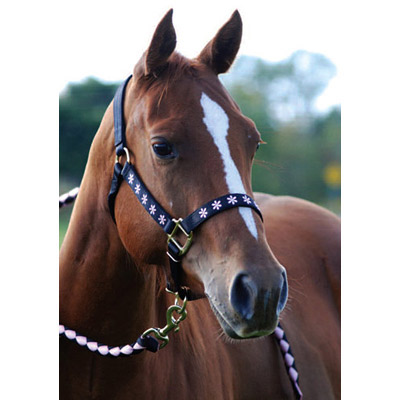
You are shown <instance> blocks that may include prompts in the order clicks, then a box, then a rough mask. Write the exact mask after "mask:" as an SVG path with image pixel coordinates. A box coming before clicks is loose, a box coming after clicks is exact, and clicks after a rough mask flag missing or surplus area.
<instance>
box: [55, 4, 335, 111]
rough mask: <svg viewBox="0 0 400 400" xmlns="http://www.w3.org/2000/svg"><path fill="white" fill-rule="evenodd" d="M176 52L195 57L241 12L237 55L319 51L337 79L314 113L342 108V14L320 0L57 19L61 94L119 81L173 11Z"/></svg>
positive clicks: (68, 11) (142, 8) (96, 9)
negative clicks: (84, 83) (87, 82)
mask: <svg viewBox="0 0 400 400" xmlns="http://www.w3.org/2000/svg"><path fill="white" fill-rule="evenodd" d="M170 8H173V9H174V15H173V23H174V26H175V30H176V33H177V48H176V49H177V51H179V52H181V53H182V54H183V55H185V56H187V57H195V56H197V55H198V54H199V53H200V51H201V49H202V48H203V47H204V46H205V44H206V43H207V42H208V41H209V40H210V39H211V38H212V37H213V36H214V35H215V33H216V32H217V31H218V29H219V28H220V27H221V26H222V25H223V24H224V23H225V22H226V21H227V20H228V19H229V17H230V16H231V14H232V12H233V11H234V10H235V9H238V10H239V12H240V14H241V16H242V20H243V39H242V44H241V48H240V50H239V56H240V55H249V56H256V57H260V58H263V59H265V60H267V61H280V60H282V59H284V58H287V57H289V56H290V55H291V54H292V53H293V52H294V51H296V50H299V49H301V50H307V51H310V52H317V53H322V54H324V55H325V56H327V57H328V58H329V59H330V60H331V61H332V62H333V63H334V64H335V65H336V67H337V75H336V77H334V78H333V79H332V80H331V82H330V83H329V85H328V87H327V89H326V90H325V92H324V93H323V94H322V95H321V97H320V98H319V99H318V100H317V104H316V106H317V108H318V109H321V110H323V109H327V108H329V107H330V106H331V105H334V104H340V102H341V100H340V73H341V66H342V58H343V55H342V52H341V48H340V45H339V43H338V21H340V18H341V16H340V11H341V10H340V9H339V8H337V7H336V6H335V3H334V2H324V1H309V0H305V1H301V2H299V1H287V0H280V1H274V2H271V1H253V0H248V1H243V0H242V1H226V0H222V1H216V0H213V1H210V0H203V1H201V2H192V1H188V0H186V1H182V0H176V1H160V0H154V1H151V2H145V1H143V2H134V1H123V0H114V1H113V2H112V6H110V3H109V2H102V1H100V2H99V1H96V2H93V1H85V2H83V1H76V0H72V1H69V2H66V3H65V4H64V5H63V7H62V9H61V10H60V13H59V20H58V21H57V26H58V29H59V43H58V46H59V49H58V51H59V57H58V59H59V63H60V67H59V71H58V74H57V75H58V88H59V91H62V90H63V88H65V86H66V85H67V84H68V82H71V81H80V80H82V79H84V78H85V77H87V76H94V77H97V78H100V79H102V80H105V81H121V80H123V79H124V78H125V77H126V76H127V75H129V74H130V73H131V71H132V69H133V66H134V65H135V63H136V61H137V60H138V59H139V57H140V56H141V55H142V53H143V52H144V51H145V50H146V48H147V47H148V45H149V43H150V40H151V37H152V35H153V32H154V30H155V27H156V26H157V24H158V22H159V21H160V20H161V18H162V17H163V16H164V14H165V13H166V12H167V11H168V10H169V9H170Z"/></svg>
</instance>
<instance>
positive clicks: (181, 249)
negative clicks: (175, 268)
mask: <svg viewBox="0 0 400 400" xmlns="http://www.w3.org/2000/svg"><path fill="white" fill-rule="evenodd" d="M172 221H174V222H175V226H174V229H173V230H172V232H171V233H167V236H168V240H167V243H169V242H172V243H173V244H174V245H175V246H176V247H177V248H178V250H179V256H183V255H184V254H186V253H187V252H188V250H189V248H190V246H191V245H192V241H193V231H191V232H190V233H187V232H186V231H185V229H183V226H182V225H181V222H182V221H183V219H182V218H179V219H175V218H172ZM178 229H180V230H181V231H182V232H183V234H184V235H185V236H186V238H187V239H186V243H185V244H184V245H181V244H180V243H179V242H178V241H177V240H176V239H175V238H174V235H175V234H176V231H177V230H178ZM167 254H168V255H169V257H171V258H172V259H173V260H174V261H175V262H177V260H175V259H174V258H173V257H172V256H171V254H169V253H168V252H167Z"/></svg>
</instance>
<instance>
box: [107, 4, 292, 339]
mask: <svg viewBox="0 0 400 400" xmlns="http://www.w3.org/2000/svg"><path fill="white" fill-rule="evenodd" d="M241 35H242V22H241V18H240V15H239V13H238V12H237V11H236V12H234V14H233V15H232V16H231V18H230V19H229V21H228V22H227V23H226V24H225V25H224V26H223V27H222V28H221V29H220V30H219V31H218V33H217V34H216V35H215V37H214V38H213V39H212V40H211V41H210V42H209V43H208V44H207V45H206V46H205V48H204V49H203V50H202V51H201V52H200V55H199V56H198V57H197V58H195V59H187V58H185V57H183V56H182V55H180V54H179V53H177V52H176V51H175V46H176V35H175V30H174V27H173V24H172V10H170V11H169V12H168V13H167V14H166V15H165V17H164V18H163V19H162V20H161V22H160V23H159V25H158V27H157V28H156V30H155V33H154V36H153V38H152V41H151V43H150V46H149V48H148V49H147V50H146V52H145V53H144V54H143V56H142V58H141V59H140V60H139V62H138V63H137V65H136V66H135V68H134V73H133V78H132V79H131V80H130V82H129V84H128V86H127V88H126V94H125V102H124V115H125V119H126V142H127V147H128V148H129V149H130V158H131V161H132V163H133V164H134V165H135V167H136V170H137V171H138V173H139V174H140V176H141V179H142V180H143V182H145V183H146V185H147V187H148V189H149V190H150V191H151V193H152V195H153V196H154V198H155V199H157V201H158V202H159V204H161V205H162V207H163V208H164V209H165V210H166V211H167V212H168V213H170V214H171V215H172V216H175V217H176V218H178V217H184V216H186V215H188V214H190V213H191V212H193V210H196V209H197V208H198V207H200V206H201V205H202V204H204V203H206V202H208V201H210V200H211V199H214V198H218V197H219V196H222V195H225V194H229V193H243V195H248V196H251V197H252V196H253V193H252V188H251V166H252V161H253V158H254V155H255V152H256V149H257V148H258V145H259V143H260V141H261V137H260V134H259V132H258V131H257V129H256V127H255V124H254V123H253V122H252V121H251V120H249V119H248V118H246V117H245V116H244V115H243V114H242V113H241V111H240V109H239V107H238V105H237V104H236V103H235V102H234V100H233V99H232V98H231V97H230V95H229V94H228V92H227V91H226V90H225V89H224V87H223V86H222V84H221V82H220V81H219V79H218V75H219V74H221V73H224V72H226V71H227V70H228V69H229V67H230V66H231V65H232V63H233V61H234V59H235V57H236V54H237V52H238V49H239V46H240V41H241ZM235 200H236V199H235V198H234V196H232V198H231V201H232V202H234V201H235ZM213 207H217V208H218V207H219V204H218V202H215V204H214V205H213ZM203 212H204V213H207V210H204V211H203ZM115 220H116V226H117V229H118V233H119V236H120V238H121V241H122V243H123V244H124V246H125V248H126V250H127V251H128V252H129V254H130V255H131V256H132V258H133V259H134V261H135V263H136V264H137V265H150V264H151V265H166V264H167V263H168V258H167V255H166V237H165V233H164V232H163V230H162V229H160V227H159V226H157V224H156V223H154V221H153V220H152V219H151V218H149V215H148V213H147V212H146V210H144V208H143V207H141V206H140V205H139V203H138V200H137V199H136V198H135V195H134V194H133V193H132V190H130V188H129V187H128V185H126V184H123V185H122V186H121V189H120V192H119V194H118V196H117V199H116V202H115ZM182 282H183V284H184V285H185V286H187V287H190V289H191V291H192V292H194V293H195V294H196V295H197V296H198V297H201V296H206V297H207V298H208V300H209V302H210V304H211V307H212V309H213V311H214V312H215V315H216V316H217V319H218V320H219V322H220V324H221V326H222V328H223V330H224V331H225V333H226V334H227V335H228V336H230V337H232V338H237V339H242V338H251V337H257V336H262V335H266V334H270V333H271V332H273V330H274V329H275V327H276V326H277V323H278V318H279V314H280V313H281V311H282V310H283V308H284V306H285V303H286V300H287V279H286V272H285V269H284V267H283V266H282V265H280V263H279V262H278V261H277V259H276V258H275V257H274V255H273V254H272V252H271V250H270V248H269V246H268V244H267V241H266V238H265V232H264V227H263V224H262V221H261V219H260V217H259V216H258V215H257V213H256V212H254V210H252V209H250V208H244V207H237V208H233V209H229V210H227V211H224V212H221V213H219V214H218V215H215V216H214V217H213V218H211V219H210V220H209V221H206V222H205V223H204V224H202V225H201V226H200V227H199V228H198V229H196V231H195V232H194V237H193V245H192V246H191V248H190V250H189V251H188V253H187V254H186V255H185V256H184V257H183V260H182Z"/></svg>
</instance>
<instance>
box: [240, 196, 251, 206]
mask: <svg viewBox="0 0 400 400" xmlns="http://www.w3.org/2000/svg"><path fill="white" fill-rule="evenodd" d="M242 197H243V201H244V202H245V203H247V204H250V203H251V199H250V197H249V196H247V195H246V194H245V195H244V196H242Z"/></svg>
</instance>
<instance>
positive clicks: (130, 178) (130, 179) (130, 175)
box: [128, 174, 135, 185]
mask: <svg viewBox="0 0 400 400" xmlns="http://www.w3.org/2000/svg"><path fill="white" fill-rule="evenodd" d="M134 179H135V177H134V176H133V174H129V176H128V182H129V184H130V185H132V182H133V180H134Z"/></svg>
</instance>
